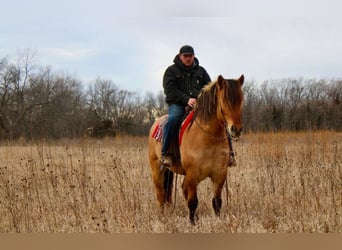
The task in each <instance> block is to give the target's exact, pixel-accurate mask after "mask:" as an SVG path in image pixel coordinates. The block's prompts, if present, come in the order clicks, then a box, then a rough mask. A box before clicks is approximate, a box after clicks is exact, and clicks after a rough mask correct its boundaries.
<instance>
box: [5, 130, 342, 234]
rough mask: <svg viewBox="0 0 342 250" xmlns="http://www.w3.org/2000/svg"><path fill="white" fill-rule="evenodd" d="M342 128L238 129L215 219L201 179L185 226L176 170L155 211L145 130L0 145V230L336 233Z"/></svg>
mask: <svg viewBox="0 0 342 250" xmlns="http://www.w3.org/2000/svg"><path fill="white" fill-rule="evenodd" d="M341 147H342V134H341V133H336V132H315V133H311V132H307V133H284V134H251V135H243V137H242V139H241V141H240V142H238V143H236V144H235V150H236V151H237V160H238V167H236V168H233V169H229V174H228V180H229V183H228V186H229V190H230V192H229V195H227V192H226V190H225V191H224V193H223V200H224V204H223V208H222V213H221V218H216V217H215V215H214V212H213V210H212V207H211V197H212V192H211V185H210V182H209V180H205V181H204V182H202V183H201V184H200V186H199V207H198V209H197V213H198V215H199V221H198V222H197V225H196V226H191V225H190V223H189V221H188V209H187V206H186V203H185V202H184V199H183V197H182V194H181V188H180V185H181V181H182V179H183V177H182V176H178V182H177V192H176V195H177V196H176V203H175V208H174V207H170V208H167V209H166V210H165V211H164V214H161V213H160V211H159V209H158V206H157V203H156V198H155V192H154V187H153V184H152V181H151V175H150V169H149V166H148V159H147V138H132V137H124V138H122V137H121V138H120V137H119V138H115V139H113V140H110V139H104V140H98V141H97V140H90V139H83V140H77V141H59V142H39V143H38V144H25V143H24V142H16V143H8V144H4V143H2V145H1V146H0V158H1V162H0V218H1V222H0V232H1V233H6V232H26V233H27V232H83V231H85V232H111V233H113V232H341V231H342V228H341V215H342V211H341V202H342V201H341V195H342V193H341V191H342V189H341V179H342V173H341V165H342V154H341Z"/></svg>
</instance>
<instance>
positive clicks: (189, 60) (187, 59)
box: [179, 54, 195, 67]
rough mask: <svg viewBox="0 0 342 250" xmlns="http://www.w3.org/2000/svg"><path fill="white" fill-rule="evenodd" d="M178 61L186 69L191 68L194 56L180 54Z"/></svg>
mask: <svg viewBox="0 0 342 250" xmlns="http://www.w3.org/2000/svg"><path fill="white" fill-rule="evenodd" d="M179 60H180V61H181V62H182V63H183V64H184V65H185V66H187V67H190V66H192V64H193V63H194V60H195V55H193V54H180V55H179Z"/></svg>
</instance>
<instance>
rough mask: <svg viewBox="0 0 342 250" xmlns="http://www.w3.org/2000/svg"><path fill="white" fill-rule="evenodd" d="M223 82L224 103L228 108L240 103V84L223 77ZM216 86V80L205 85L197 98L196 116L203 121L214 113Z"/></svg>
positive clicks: (206, 120)
mask: <svg viewBox="0 0 342 250" xmlns="http://www.w3.org/2000/svg"><path fill="white" fill-rule="evenodd" d="M224 83H225V84H223V91H224V103H225V104H226V105H227V106H228V108H229V109H231V110H232V109H234V108H235V107H238V106H240V105H241V103H242V101H243V100H242V99H243V95H242V91H241V88H240V85H239V83H238V81H237V80H235V79H225V80H224ZM217 88H218V84H216V82H211V83H209V84H208V85H206V86H205V87H204V88H203V89H202V90H201V92H200V94H199V96H198V98H197V108H196V116H198V117H199V118H200V119H201V120H203V121H204V122H208V121H209V119H210V117H211V116H212V115H213V114H216V108H217V97H216V93H217Z"/></svg>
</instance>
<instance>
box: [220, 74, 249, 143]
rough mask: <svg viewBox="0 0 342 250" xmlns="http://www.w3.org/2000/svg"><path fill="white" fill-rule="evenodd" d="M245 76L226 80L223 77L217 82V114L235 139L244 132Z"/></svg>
mask: <svg viewBox="0 0 342 250" xmlns="http://www.w3.org/2000/svg"><path fill="white" fill-rule="evenodd" d="M243 82H244V75H241V76H240V77H239V78H238V79H224V78H223V76H222V75H220V76H219V77H218V78H217V81H216V85H217V88H216V98H217V106H216V114H217V118H218V120H219V121H220V122H222V123H223V124H224V125H225V126H226V128H227V131H228V133H229V134H230V136H231V137H232V138H233V139H235V140H236V139H238V138H239V136H240V135H241V131H242V127H243V124H242V106H243V92H242V85H243Z"/></svg>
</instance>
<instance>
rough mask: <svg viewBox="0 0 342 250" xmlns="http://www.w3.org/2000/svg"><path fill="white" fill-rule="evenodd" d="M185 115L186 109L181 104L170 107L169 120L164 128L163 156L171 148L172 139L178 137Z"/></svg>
mask: <svg viewBox="0 0 342 250" xmlns="http://www.w3.org/2000/svg"><path fill="white" fill-rule="evenodd" d="M184 115H185V107H184V106H183V105H179V104H171V105H170V106H169V118H168V120H167V123H166V124H165V127H164V133H163V146H162V155H165V154H166V153H167V151H168V150H169V147H170V142H171V138H172V137H173V136H178V131H179V127H180V125H181V123H182V120H183V117H184Z"/></svg>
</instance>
